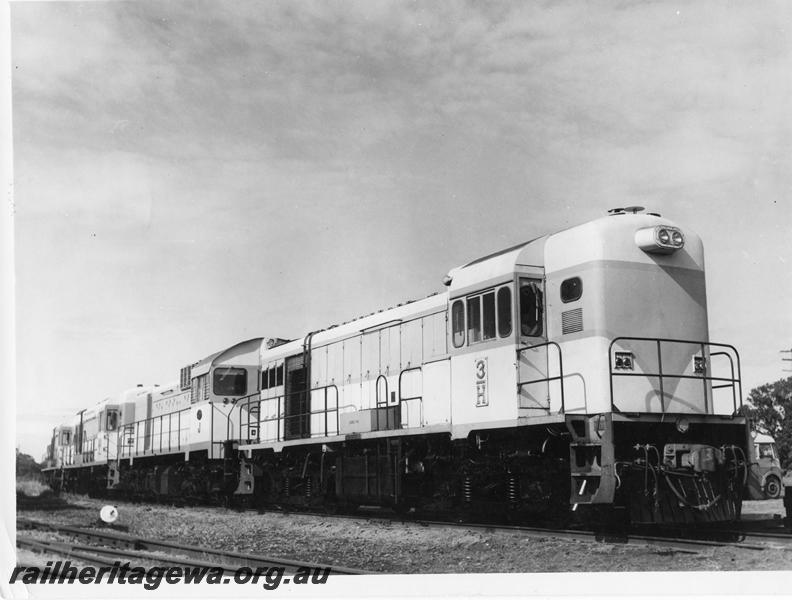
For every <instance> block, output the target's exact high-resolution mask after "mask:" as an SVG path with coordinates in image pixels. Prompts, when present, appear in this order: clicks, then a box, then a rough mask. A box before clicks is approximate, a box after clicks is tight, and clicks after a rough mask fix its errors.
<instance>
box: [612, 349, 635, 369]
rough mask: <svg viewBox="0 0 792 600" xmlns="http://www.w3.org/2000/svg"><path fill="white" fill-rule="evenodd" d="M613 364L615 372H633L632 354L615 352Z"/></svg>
mask: <svg viewBox="0 0 792 600" xmlns="http://www.w3.org/2000/svg"><path fill="white" fill-rule="evenodd" d="M613 363H614V366H615V367H616V369H617V370H620V371H632V370H633V354H632V352H617V353H616V357H615V360H614V361H613Z"/></svg>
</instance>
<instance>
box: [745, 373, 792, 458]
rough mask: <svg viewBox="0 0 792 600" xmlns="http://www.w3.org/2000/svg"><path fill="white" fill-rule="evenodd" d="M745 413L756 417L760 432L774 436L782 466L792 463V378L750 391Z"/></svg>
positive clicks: (752, 417)
mask: <svg viewBox="0 0 792 600" xmlns="http://www.w3.org/2000/svg"><path fill="white" fill-rule="evenodd" d="M748 402H749V403H750V406H749V405H744V406H743V411H742V412H743V414H744V415H745V416H746V417H750V418H751V419H753V422H754V427H755V428H756V430H757V431H760V432H762V433H766V434H768V435H772V436H773V437H774V438H775V441H776V446H777V447H778V454H779V458H780V459H781V467H782V468H783V469H787V468H789V467H790V466H792V377H787V378H786V379H779V380H778V381H776V382H775V383H766V384H764V385H760V386H759V387H756V388H754V389H752V390H751V392H750V393H749V394H748Z"/></svg>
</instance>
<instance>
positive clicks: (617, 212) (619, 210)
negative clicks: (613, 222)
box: [608, 208, 624, 216]
mask: <svg viewBox="0 0 792 600" xmlns="http://www.w3.org/2000/svg"><path fill="white" fill-rule="evenodd" d="M608 214H609V215H611V216H614V215H623V214H624V209H623V208H611V209H610V210H609V211H608Z"/></svg>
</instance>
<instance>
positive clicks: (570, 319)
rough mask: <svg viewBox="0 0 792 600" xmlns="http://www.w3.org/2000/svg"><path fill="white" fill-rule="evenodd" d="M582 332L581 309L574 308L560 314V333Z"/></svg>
mask: <svg viewBox="0 0 792 600" xmlns="http://www.w3.org/2000/svg"><path fill="white" fill-rule="evenodd" d="M578 331H583V309H582V308H575V309H574V310H567V311H565V312H562V313H561V333H563V334H564V335H566V334H567V333H577V332H578Z"/></svg>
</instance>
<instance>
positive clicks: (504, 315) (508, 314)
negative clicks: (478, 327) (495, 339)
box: [498, 286, 512, 337]
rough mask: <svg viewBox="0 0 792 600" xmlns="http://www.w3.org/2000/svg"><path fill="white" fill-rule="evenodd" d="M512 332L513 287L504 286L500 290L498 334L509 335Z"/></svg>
mask: <svg viewBox="0 0 792 600" xmlns="http://www.w3.org/2000/svg"><path fill="white" fill-rule="evenodd" d="M511 332H512V307H511V289H510V288H508V287H506V286H504V287H502V288H500V289H499V290H498V335H500V336H501V337H508V336H510V335H511Z"/></svg>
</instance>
